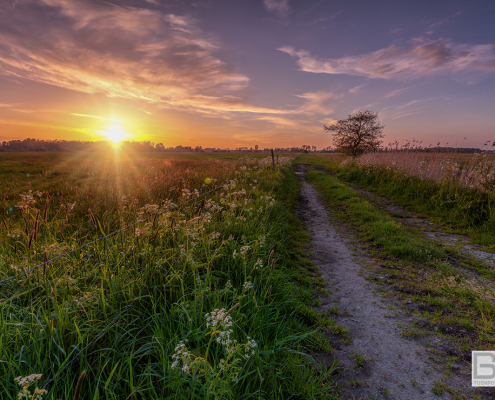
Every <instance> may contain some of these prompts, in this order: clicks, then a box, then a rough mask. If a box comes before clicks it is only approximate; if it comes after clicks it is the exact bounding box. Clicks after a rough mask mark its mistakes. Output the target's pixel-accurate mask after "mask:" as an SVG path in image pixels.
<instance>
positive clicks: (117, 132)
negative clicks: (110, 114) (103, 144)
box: [105, 125, 127, 143]
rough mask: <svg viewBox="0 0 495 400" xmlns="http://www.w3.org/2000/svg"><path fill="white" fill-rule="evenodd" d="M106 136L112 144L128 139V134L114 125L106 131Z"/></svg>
mask: <svg viewBox="0 0 495 400" xmlns="http://www.w3.org/2000/svg"><path fill="white" fill-rule="evenodd" d="M105 136H107V137H108V138H109V139H110V140H111V141H112V142H114V143H119V142H120V141H121V140H123V139H124V138H126V137H127V134H125V133H124V132H123V131H122V128H121V127H120V126H117V125H112V126H111V127H109V128H108V129H107V130H106V131H105Z"/></svg>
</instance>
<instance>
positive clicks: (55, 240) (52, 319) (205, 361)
mask: <svg viewBox="0 0 495 400" xmlns="http://www.w3.org/2000/svg"><path fill="white" fill-rule="evenodd" d="M25 156H26V155H25V154H21V155H18V157H25ZM57 156H58V155H57ZM9 157H10V159H9V160H10V161H9V162H10V163H11V164H16V163H17V164H16V165H17V166H12V171H11V172H12V174H13V176H14V175H15V176H17V178H18V179H17V180H13V183H12V184H11V185H10V186H9V187H8V189H9V190H8V194H5V195H4V199H3V201H4V206H6V209H7V210H8V212H9V214H8V215H7V218H5V222H6V226H7V229H4V230H3V231H1V233H0V280H1V279H3V278H6V277H11V276H13V275H14V274H16V273H17V272H20V271H23V270H25V269H26V268H28V267H31V266H33V265H35V264H36V263H38V262H40V261H43V260H44V259H46V258H50V257H52V256H56V255H58V254H61V253H63V252H65V251H67V250H69V249H72V248H76V247H78V246H80V245H82V244H85V243H88V242H89V241H90V240H93V239H95V238H97V237H100V236H102V235H103V234H106V233H109V232H111V231H112V230H113V229H115V228H120V227H124V226H126V224H129V223H133V222H137V220H138V219H143V218H146V217H147V216H152V215H153V213H155V212H159V214H157V216H156V217H154V216H153V217H152V218H150V220H149V221H148V222H147V223H139V224H138V225H136V227H133V228H132V229H128V230H124V231H123V232H121V233H119V234H117V235H115V236H112V237H111V238H109V239H108V240H105V241H100V242H96V243H94V244H91V245H89V246H87V247H85V248H84V249H82V250H78V251H76V252H74V253H72V254H71V255H70V256H68V257H65V258H63V259H58V260H54V261H52V262H50V264H48V265H46V266H45V267H42V268H39V269H37V270H36V271H34V272H32V273H28V274H25V275H22V276H20V277H18V278H15V279H12V280H10V281H9V282H8V283H6V284H4V285H2V286H0V299H1V300H0V361H1V362H0V374H1V376H2V380H0V391H1V393H2V398H5V399H16V398H17V397H18V393H19V391H20V390H21V389H22V388H21V387H20V386H19V385H17V384H16V382H15V381H14V379H15V378H16V377H19V376H21V377H27V376H30V377H31V378H30V379H31V380H32V382H31V383H29V384H26V385H27V386H26V390H27V391H28V392H29V393H32V392H33V390H34V388H35V387H38V388H41V387H43V385H44V383H46V382H48V380H49V379H51V378H55V379H54V380H53V382H50V383H49V384H48V385H47V386H46V387H45V389H47V390H48V393H46V394H45V395H44V398H45V399H52V400H55V399H60V398H72V397H73V396H74V393H75V391H76V386H77V390H80V398H84V399H100V398H105V399H148V398H153V399H162V398H163V399H165V398H167V399H193V398H197V399H199V398H201V399H214V398H215V399H217V398H218V399H238V398H273V399H285V398H288V397H290V396H296V397H297V398H301V399H323V398H325V399H327V398H336V397H335V396H336V388H335V384H334V381H333V379H332V377H331V375H332V374H333V373H334V370H335V368H334V366H332V365H330V366H329V367H328V368H326V367H324V366H320V365H318V364H316V363H314V361H313V360H312V358H311V356H310V353H311V351H312V350H313V351H316V350H320V351H330V350H331V348H330V347H329V346H328V342H327V341H325V340H324V338H322V337H321V335H319V334H318V332H317V331H316V330H315V329H314V328H311V324H313V323H316V322H317V321H318V318H319V316H318V315H316V314H315V312H314V310H312V308H311V306H310V305H311V304H312V301H313V298H314V295H315V294H314V293H315V286H316V288H318V285H320V287H321V285H322V282H321V279H320V278H319V277H318V275H317V274H316V272H315V271H314V267H312V266H311V265H310V264H309V263H307V262H303V261H304V259H303V254H304V251H303V245H304V242H305V241H306V240H307V237H306V236H305V233H304V232H303V229H302V226H301V225H300V222H298V220H297V219H296V218H295V217H294V215H293V214H292V213H291V211H290V210H291V207H292V206H293V205H294V203H295V201H296V199H297V195H298V188H299V186H298V185H299V181H298V179H297V177H296V176H295V175H294V174H293V173H292V172H291V170H290V167H289V165H288V164H286V163H284V160H281V163H280V165H279V166H278V168H277V170H276V171H271V169H270V168H266V164H265V161H264V160H263V159H261V160H255V159H247V158H237V159H233V160H220V161H218V160H217V159H201V158H198V159H186V158H172V159H160V158H159V157H157V156H155V155H153V156H152V157H150V158H149V159H147V158H146V157H145V156H142V155H141V156H139V157H138V156H136V157H137V158H133V156H128V157H127V156H126V157H124V156H121V157H120V158H119V159H117V158H113V157H108V158H107V159H97V158H95V157H92V156H88V157H89V158H85V159H82V158H81V157H83V156H82V155H77V156H76V159H71V158H70V157H69V155H60V158H59V159H56V158H55V159H53V160H55V161H57V162H61V163H62V164H63V165H62V166H60V165H59V166H55V167H52V166H48V165H47V164H46V161H47V160H48V158H45V159H41V158H40V159H38V161H36V160H34V161H36V162H39V165H38V166H37V167H35V166H30V167H29V168H38V170H37V171H38V172H36V173H33V174H30V176H29V177H27V178H28V180H27V181H21V178H20V175H16V174H21V173H24V170H22V168H21V167H20V164H21V162H20V161H19V160H16V159H15V156H14V155H9ZM40 160H41V161H40ZM43 160H44V161H43ZM34 161H33V162H34ZM270 161H271V160H270ZM0 168H3V171H4V172H6V171H9V170H8V168H7V167H5V164H3V165H1V166H0ZM21 170H22V172H21ZM57 171H58V172H57ZM23 179H24V178H23ZM4 182H5V181H4ZM66 182H67V183H66ZM223 182H227V183H228V184H227V185H225V186H223V187H222V188H221V189H219V190H218V191H217V192H214V193H211V194H209V195H207V196H205V197H203V198H200V199H197V200H196V199H195V197H196V195H195V194H194V193H195V192H194V189H198V191H199V192H206V191H207V190H209V189H210V188H211V187H212V186H214V185H217V184H219V183H223ZM4 184H5V183H4ZM4 189H5V187H4ZM28 190H32V192H31V194H29V192H27V191H28ZM36 191H38V192H43V193H41V195H40V196H38V195H37V194H35V192H36ZM26 192H27V193H26ZM2 193H5V191H2ZM20 194H23V196H24V197H23V198H21V196H19V195H20ZM124 196H125V197H124ZM33 200H36V201H33ZM74 203H76V205H74V206H73V207H72V204H74ZM15 205H17V206H18V207H15ZM12 206H14V209H13V211H9V208H10V207H12ZM89 208H90V209H91V210H92V211H91V212H89V211H88V209H89ZM45 210H46V212H45ZM44 214H46V217H45V216H44ZM0 222H1V221H0ZM33 232H34V233H33ZM14 234H15V235H14ZM301 265H302V268H304V270H301ZM302 271H304V273H303V272H302ZM307 272H311V273H312V276H311V277H310V279H303V278H306V275H307ZM131 302H132V307H130V308H128V309H125V307H126V306H127V305H129V304H131ZM124 309H125V312H124V313H122V314H121V315H120V313H121V312H122V311H124ZM117 317H118V318H117ZM212 321H216V322H215V324H212ZM94 338H96V341H94V342H92V340H93V339H94ZM86 346H89V347H88V348H87V349H86V350H85V351H84V352H82V353H81V354H80V356H79V357H78V358H75V357H76V355H77V354H79V352H81V350H82V349H83V348H85V347H86ZM70 362H72V364H70V365H69V363H70ZM65 366H68V367H67V368H65ZM83 372H85V377H84V379H81V380H79V378H80V377H81V375H82V374H83ZM33 374H41V375H42V377H41V378H40V379H38V377H37V376H34V375H33ZM78 380H79V382H80V383H79V385H77V382H78ZM41 397H43V396H37V398H38V399H39V398H41Z"/></svg>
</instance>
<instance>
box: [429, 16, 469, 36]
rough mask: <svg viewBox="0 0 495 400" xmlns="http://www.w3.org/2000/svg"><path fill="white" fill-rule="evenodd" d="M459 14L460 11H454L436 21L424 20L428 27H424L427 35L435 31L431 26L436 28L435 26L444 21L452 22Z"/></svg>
mask: <svg viewBox="0 0 495 400" xmlns="http://www.w3.org/2000/svg"><path fill="white" fill-rule="evenodd" d="M459 15H461V12H460V11H458V12H456V13H455V14H452V15H450V16H448V17H447V18H444V19H441V20H438V21H434V22H431V21H429V22H426V23H427V24H428V27H427V28H426V33H427V34H428V35H431V34H433V33H435V31H434V30H433V28H436V27H437V26H440V25H443V24H445V23H451V22H453V21H454V20H455V19H456V18H457V17H458V16H459Z"/></svg>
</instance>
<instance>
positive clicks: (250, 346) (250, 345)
mask: <svg viewBox="0 0 495 400" xmlns="http://www.w3.org/2000/svg"><path fill="white" fill-rule="evenodd" d="M247 340H248V341H247V343H245V344H244V345H243V347H244V357H246V358H249V357H251V356H253V355H254V353H255V350H254V349H255V348H256V347H258V344H257V343H256V342H255V341H254V340H253V339H251V338H250V337H249V336H248V337H247Z"/></svg>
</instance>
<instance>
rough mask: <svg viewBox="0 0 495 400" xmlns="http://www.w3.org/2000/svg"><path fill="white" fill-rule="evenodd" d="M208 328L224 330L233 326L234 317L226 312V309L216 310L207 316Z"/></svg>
mask: <svg viewBox="0 0 495 400" xmlns="http://www.w3.org/2000/svg"><path fill="white" fill-rule="evenodd" d="M205 319H206V327H211V329H212V330H224V329H227V328H230V327H231V326H232V323H233V322H232V317H231V316H230V315H229V314H228V313H227V312H226V311H225V308H221V309H220V310H219V309H218V308H216V309H215V310H213V311H212V312H211V313H206V314H205Z"/></svg>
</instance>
